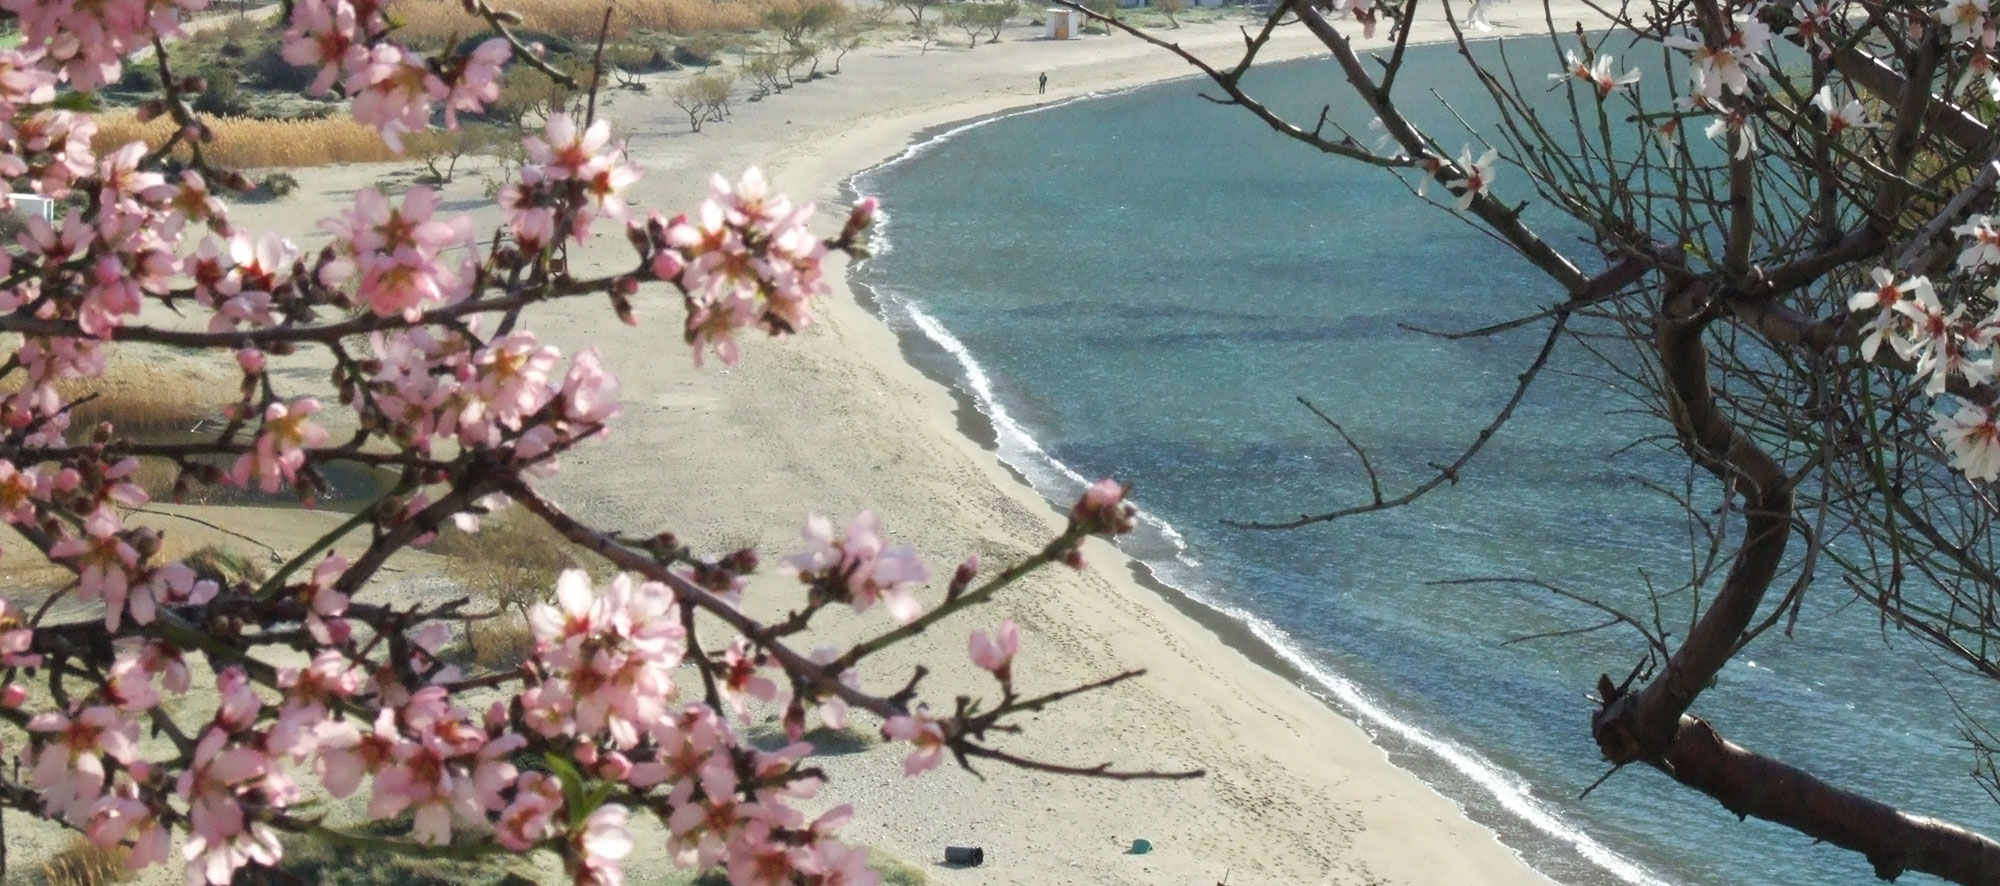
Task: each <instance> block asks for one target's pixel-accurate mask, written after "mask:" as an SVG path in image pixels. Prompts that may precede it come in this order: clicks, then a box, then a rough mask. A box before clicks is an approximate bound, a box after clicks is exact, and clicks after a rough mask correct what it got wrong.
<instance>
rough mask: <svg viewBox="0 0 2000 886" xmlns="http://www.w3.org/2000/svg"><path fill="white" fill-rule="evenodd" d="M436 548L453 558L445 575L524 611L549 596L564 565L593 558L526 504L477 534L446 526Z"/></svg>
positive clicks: (488, 523) (569, 566)
mask: <svg viewBox="0 0 2000 886" xmlns="http://www.w3.org/2000/svg"><path fill="white" fill-rule="evenodd" d="M430 551H431V553H433V554H441V555H444V556H447V557H450V558H452V562H451V564H450V565H448V566H447V567H445V574H446V575H447V576H450V577H451V579H452V580H453V581H456V582H458V583H459V584H461V585H463V586H464V587H465V589H466V590H469V591H472V592H474V593H477V594H479V595H480V596H483V597H486V598H488V599H490V600H493V601H494V602H496V603H499V604H501V605H503V606H507V607H511V608H514V609H518V610H520V611H521V612H522V613H526V612H527V611H528V607H529V606H531V605H533V604H535V603H538V602H541V601H542V600H545V599H547V598H548V596H549V594H550V593H551V592H552V590H553V589H554V588H555V583H556V576H557V575H559V574H561V573H562V571H563V570H565V569H575V568H577V567H578V565H579V564H581V563H584V562H587V560H586V559H585V558H584V557H583V556H582V552H581V551H580V550H578V549H577V548H576V546H575V545H572V544H570V543H569V542H568V541H566V540H564V539H563V537H562V536H560V535H557V534H556V533H555V530H553V529H550V528H549V526H548V524H547V523H544V522H542V521H540V520H537V519H535V518H534V517H533V516H532V515H530V514H527V513H526V512H524V511H521V510H520V509H510V510H507V511H505V512H503V513H501V514H500V515H499V516H498V517H492V518H488V519H486V520H485V521H484V525H482V526H481V527H480V530H479V532H478V534H476V535H474V534H467V533H465V532H461V531H459V530H458V528H457V527H455V526H453V527H446V528H445V529H443V530H440V531H439V532H438V537H437V539H436V540H435V541H433V542H431V546H430Z"/></svg>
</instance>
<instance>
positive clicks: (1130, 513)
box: [1069, 479, 1139, 535]
mask: <svg viewBox="0 0 2000 886" xmlns="http://www.w3.org/2000/svg"><path fill="white" fill-rule="evenodd" d="M1131 491H1132V488H1131V487H1129V486H1123V485H1120V484H1119V483H1118V481H1116V480H1111V479H1104V480H1099V481H1097V482H1096V483H1092V484H1090V486H1089V487H1088V488H1086V489H1084V490H1083V495H1081V496H1079V497H1078V498H1077V500H1076V503H1075V504H1073V505H1071V506H1070V509H1069V525H1070V526H1071V527H1081V528H1082V529H1083V530H1084V531H1085V532H1087V533H1091V534H1097V533H1103V534H1106V535H1124V534H1125V533H1127V532H1131V531H1132V530H1133V529H1134V528H1136V527H1137V526H1138V525H1139V524H1138V516H1139V511H1138V509H1137V508H1134V507H1133V506H1132V504H1131V503H1130V502H1127V501H1126V500H1125V496H1126V495H1127V494H1128V493H1130V492H1131Z"/></svg>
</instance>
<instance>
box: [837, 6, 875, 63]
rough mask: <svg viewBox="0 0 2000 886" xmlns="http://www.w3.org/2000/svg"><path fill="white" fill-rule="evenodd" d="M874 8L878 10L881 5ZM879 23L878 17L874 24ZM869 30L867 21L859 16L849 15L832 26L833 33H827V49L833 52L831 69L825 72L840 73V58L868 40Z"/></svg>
mask: <svg viewBox="0 0 2000 886" xmlns="http://www.w3.org/2000/svg"><path fill="white" fill-rule="evenodd" d="M874 8H875V9H878V10H879V9H881V8H882V7H879V6H878V7H874ZM880 23H881V22H880V20H879V19H878V20H877V21H876V24H880ZM869 30H870V26H869V23H868V22H867V21H866V20H865V19H863V18H862V17H860V16H849V17H847V18H846V19H845V20H844V21H842V22H841V23H840V25H839V26H837V27H835V28H834V30H833V33H831V34H829V35H827V49H828V50H829V51H831V52H832V53H833V70H831V71H828V72H827V73H829V74H838V73H840V62H841V59H844V58H846V57H847V54H848V53H850V52H853V51H854V50H856V49H860V48H861V45H862V44H863V43H866V42H867V41H868V33H869Z"/></svg>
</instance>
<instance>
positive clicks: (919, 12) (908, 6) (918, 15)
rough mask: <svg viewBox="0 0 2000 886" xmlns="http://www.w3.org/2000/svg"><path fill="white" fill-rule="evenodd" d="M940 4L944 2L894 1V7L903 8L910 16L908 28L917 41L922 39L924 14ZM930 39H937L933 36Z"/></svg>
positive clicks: (925, 0)
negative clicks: (914, 34) (912, 31)
mask: <svg viewBox="0 0 2000 886" xmlns="http://www.w3.org/2000/svg"><path fill="white" fill-rule="evenodd" d="M942 3H944V0H896V5H897V6H901V7H903V10H904V11H906V12H908V13H909V14H910V27H911V28H912V29H913V30H914V32H915V33H916V36H917V37H918V38H919V39H922V37H923V31H924V13H926V12H929V11H930V10H931V8H932V7H934V6H938V5H940V4H942ZM931 39H932V40H935V39H937V37H936V35H935V34H933V35H932V36H931Z"/></svg>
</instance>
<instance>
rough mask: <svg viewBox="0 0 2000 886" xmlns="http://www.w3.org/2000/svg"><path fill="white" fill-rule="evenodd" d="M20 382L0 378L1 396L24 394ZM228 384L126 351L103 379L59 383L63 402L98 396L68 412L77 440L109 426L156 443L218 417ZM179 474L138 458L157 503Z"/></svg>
mask: <svg viewBox="0 0 2000 886" xmlns="http://www.w3.org/2000/svg"><path fill="white" fill-rule="evenodd" d="M21 382H22V377H21V375H20V374H19V373H16V374H14V375H13V376H10V377H8V378H6V379H0V395H5V394H11V393H13V392H15V391H18V390H20V388H21ZM227 384H228V382H227V381H226V380H224V379H223V377H222V376H221V375H220V374H218V373H215V372H212V371H209V370H207V369H206V368H204V367H202V366H200V365H198V364H194V363H188V362H185V361H179V360H171V359H162V358H161V357H160V356H159V355H158V354H147V353H145V352H142V351H139V350H136V349H126V350H124V351H120V352H118V353H117V354H115V355H113V356H112V358H111V360H110V362H109V364H107V365H106V366H105V369H104V375H103V376H101V377H99V378H94V379H87V380H86V379H70V380H66V381H62V382H58V383H57V384H56V392H57V394H58V395H59V396H61V397H62V398H63V399H64V400H65V401H76V400H79V399H81V398H82V397H84V396H86V395H89V394H96V395H97V396H96V397H94V398H92V399H90V400H88V401H85V402H82V403H79V404H78V405H77V406H76V407H75V408H73V409H72V410H71V411H70V423H69V426H70V438H71V439H73V440H86V439H88V438H89V435H90V434H91V433H92V432H93V430H94V429H95V428H96V427H97V426H98V425H99V424H102V423H105V422H110V423H111V426H112V427H113V428H114V429H115V430H116V433H117V435H118V436H121V437H134V438H141V439H143V438H154V439H157V438H160V437H164V436H174V435H179V434H184V433H186V432H188V431H189V430H191V429H193V428H194V426H195V425H196V424H197V423H199V422H200V421H201V420H202V419H204V418H209V417H211V416H214V415H217V414H219V413H220V412H221V411H222V408H223V407H224V406H226V405H228V403H229V402H230V400H231V399H232V398H230V397H228V396H227V394H228V393H230V391H229V389H228V387H227ZM176 473H177V471H176V469H175V468H174V466H173V463H172V462H169V461H166V460H165V459H150V458H146V459H140V460H139V474H138V476H137V478H136V479H135V482H137V483H138V484H139V486H140V488H143V489H145V490H146V492H147V494H149V495H151V496H153V497H154V498H155V499H164V498H167V497H169V496H171V494H172V492H173V487H174V477H175V475H176Z"/></svg>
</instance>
